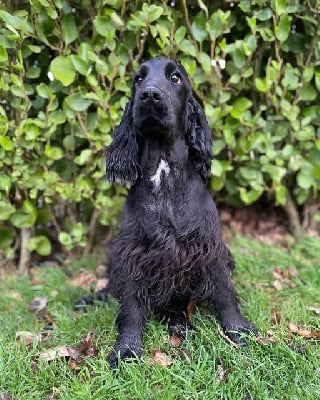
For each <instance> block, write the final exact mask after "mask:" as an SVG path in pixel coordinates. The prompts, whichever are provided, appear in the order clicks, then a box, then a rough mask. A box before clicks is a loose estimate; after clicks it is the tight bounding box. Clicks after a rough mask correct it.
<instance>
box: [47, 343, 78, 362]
mask: <svg viewBox="0 0 320 400" xmlns="http://www.w3.org/2000/svg"><path fill="white" fill-rule="evenodd" d="M79 355H80V353H79V350H78V349H77V348H75V347H67V346H58V347H55V348H54V349H49V350H47V351H44V352H42V353H41V354H40V358H41V359H42V360H45V361H53V360H56V359H58V358H65V357H71V358H78V357H79Z"/></svg>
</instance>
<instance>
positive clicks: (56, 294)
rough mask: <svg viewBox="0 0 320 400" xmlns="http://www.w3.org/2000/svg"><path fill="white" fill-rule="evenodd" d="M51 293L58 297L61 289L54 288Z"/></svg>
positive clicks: (52, 295)
mask: <svg viewBox="0 0 320 400" xmlns="http://www.w3.org/2000/svg"><path fill="white" fill-rule="evenodd" d="M50 294H51V297H57V296H58V294H59V291H58V290H52V291H51V293H50Z"/></svg>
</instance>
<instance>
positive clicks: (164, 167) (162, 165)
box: [150, 158, 170, 188]
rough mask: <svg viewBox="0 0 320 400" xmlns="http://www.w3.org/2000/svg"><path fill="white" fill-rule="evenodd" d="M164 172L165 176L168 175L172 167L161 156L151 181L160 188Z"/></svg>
mask: <svg viewBox="0 0 320 400" xmlns="http://www.w3.org/2000/svg"><path fill="white" fill-rule="evenodd" d="M162 172H164V174H165V176H168V175H169V173H170V167H169V165H168V163H167V161H164V160H163V159H162V158H161V161H160V162H159V165H158V168H157V170H156V173H155V174H154V175H152V177H151V178H150V181H151V182H152V183H153V184H154V186H155V187H156V188H158V187H159V186H160V183H161V177H162Z"/></svg>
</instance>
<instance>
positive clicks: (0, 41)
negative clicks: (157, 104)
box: [0, 0, 320, 269]
mask: <svg viewBox="0 0 320 400" xmlns="http://www.w3.org/2000/svg"><path fill="white" fill-rule="evenodd" d="M7 3H8V4H7V5H6V6H3V5H2V7H1V1H0V7H1V8H2V9H1V10H0V21H1V31H0V72H1V76H0V93H1V103H0V160H1V161H0V163H1V171H0V248H2V249H4V251H5V252H6V255H7V256H12V255H13V254H14V253H15V252H17V251H19V254H20V268H21V269H23V268H24V266H25V265H26V264H27V263H28V260H29V256H30V252H31V251H37V252H38V253H39V254H40V255H49V254H50V253H51V252H52V249H53V246H55V245H56V244H58V243H60V244H62V245H63V246H64V248H65V249H66V250H71V249H73V248H74V247H76V246H81V247H83V248H84V249H85V251H89V250H90V248H91V246H92V243H93V241H94V238H95V236H96V232H97V228H98V226H99V225H101V224H102V225H106V226H107V227H108V229H112V227H113V226H114V223H115V222H116V221H117V218H118V215H119V210H120V208H121V206H122V203H123V195H124V194H125V189H123V188H119V187H114V186H111V185H110V184H109V183H108V182H107V181H106V180H105V179H104V151H105V148H106V146H107V145H108V144H109V143H110V140H111V136H110V134H111V132H112V129H113V127H114V126H115V125H116V124H118V123H119V120H120V118H121V115H122V112H123V109H124V106H125V104H126V102H127V100H128V97H129V95H130V87H131V76H132V73H133V71H134V70H135V69H136V68H137V65H138V64H139V62H140V61H141V60H142V59H147V58H150V57H154V56H166V57H171V58H175V59H178V60H179V61H180V62H181V63H182V64H183V65H184V67H185V69H186V70H187V73H188V74H189V75H190V77H191V80H192V83H193V86H194V88H195V92H196V95H197V96H198V97H199V98H200V99H201V100H202V102H203V104H204V107H205V110H206V114H207V117H208V121H209V123H210V125H211V126H212V129H213V132H214V136H215V142H214V154H215V159H214V161H213V163H212V174H213V177H212V180H211V186H212V189H213V190H214V191H215V192H218V196H219V198H221V199H223V200H224V201H225V202H228V203H231V204H234V205H241V204H251V203H253V202H255V201H257V200H258V199H259V198H261V196H264V197H267V198H268V199H269V201H270V203H272V202H274V203H275V204H277V205H281V206H283V207H284V208H285V209H286V210H287V212H288V215H289V218H290V221H291V225H292V227H293V229H295V230H296V231H298V230H299V229H300V228H301V227H302V226H303V225H304V226H307V225H309V226H310V224H314V223H315V222H314V221H316V218H315V216H317V215H316V212H317V211H319V204H318V203H319V181H320V128H319V125H320V117H319V115H320V105H319V89H320V66H319V62H318V60H319V59H320V54H319V53H320V40H319V39H320V30H319V26H320V24H319V22H320V21H319V18H320V14H319V3H318V1H314V0H309V1H306V2H304V1H301V0H300V1H298V0H291V1H285V0H272V1H271V2H266V1H264V0H256V1H254V0H252V1H249V0H239V1H235V2H229V1H220V2H203V1H200V0H198V1H187V0H182V1H181V2H175V1H174V0H173V1H169V2H167V1H155V2H151V1H148V2H142V1H139V0H138V1H136V2H129V1H127V0H93V1H91V0H90V1H89V0H75V1H72V0H69V1H68V0H31V1H30V3H29V2H28V1H23V0H21V1H13V0H12V1H11V2H10V1H9V2H7ZM209 4H210V5H209ZM318 216H319V214H318Z"/></svg>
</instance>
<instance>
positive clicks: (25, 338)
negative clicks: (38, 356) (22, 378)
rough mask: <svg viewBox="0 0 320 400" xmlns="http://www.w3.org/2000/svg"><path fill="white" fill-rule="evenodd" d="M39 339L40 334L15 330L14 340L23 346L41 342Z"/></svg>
mask: <svg viewBox="0 0 320 400" xmlns="http://www.w3.org/2000/svg"><path fill="white" fill-rule="evenodd" d="M41 340H42V337H41V334H34V333H32V332H29V331H18V332H16V342H17V343H20V344H24V345H25V346H30V344H32V343H39V342H41ZM0 400H1V398H0Z"/></svg>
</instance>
